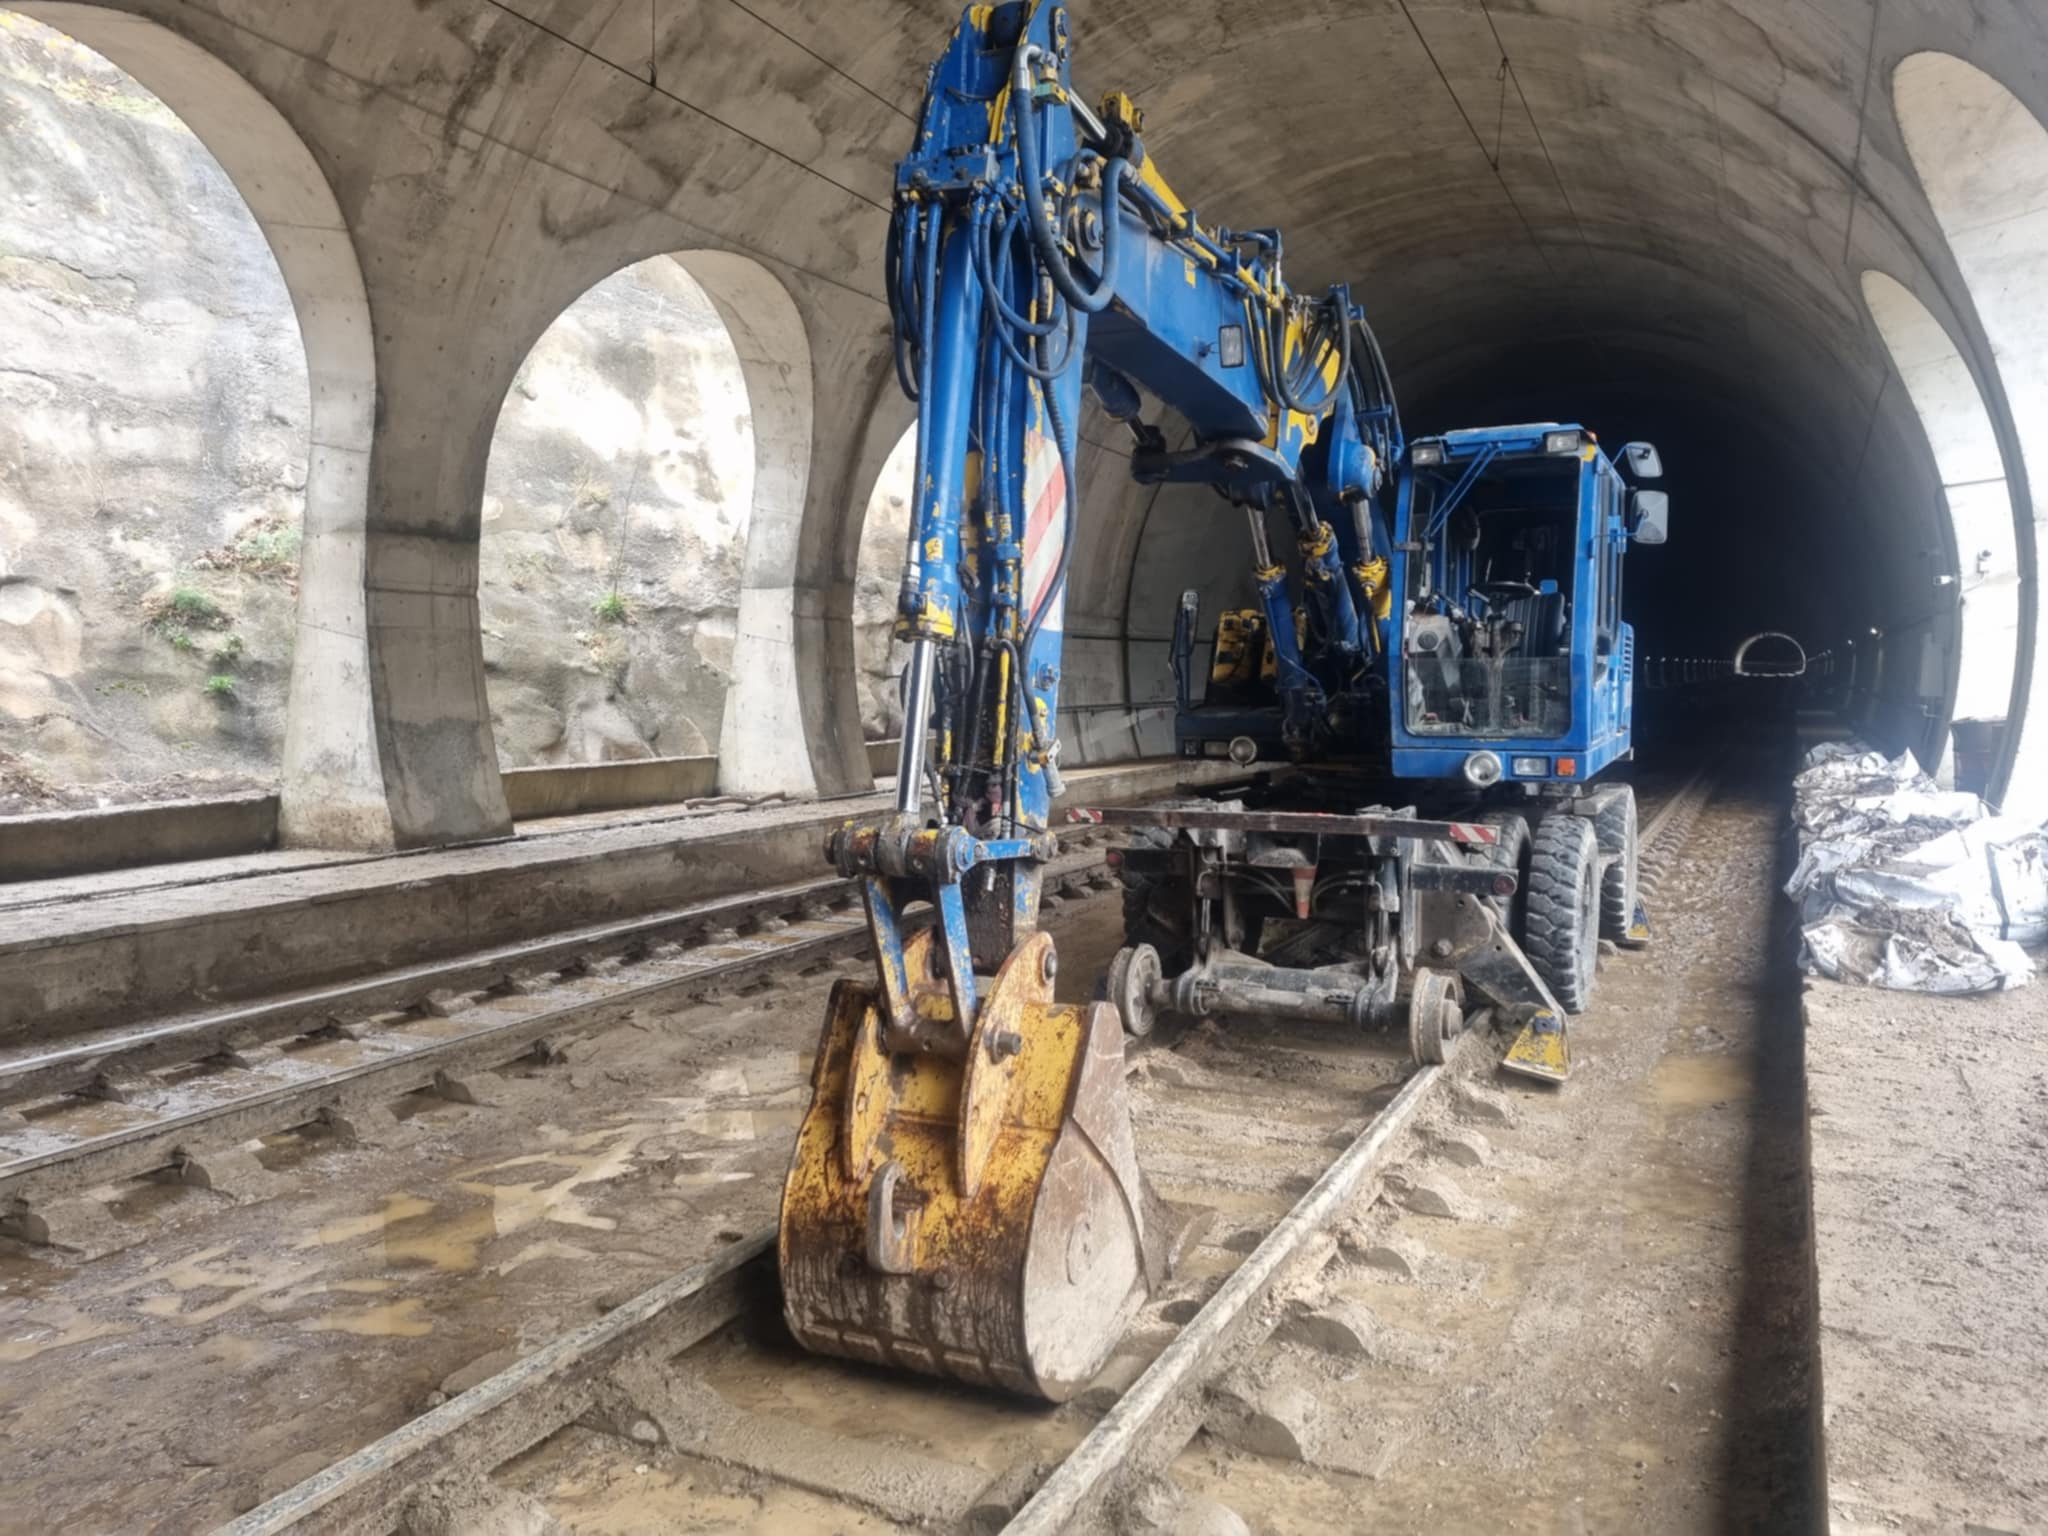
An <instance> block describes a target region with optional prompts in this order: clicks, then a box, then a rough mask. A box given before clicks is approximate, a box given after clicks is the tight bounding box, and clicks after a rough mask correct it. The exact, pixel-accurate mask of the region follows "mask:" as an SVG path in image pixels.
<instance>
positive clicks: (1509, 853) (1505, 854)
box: [1474, 811, 1530, 944]
mask: <svg viewBox="0 0 2048 1536" xmlns="http://www.w3.org/2000/svg"><path fill="white" fill-rule="evenodd" d="M1480 820H1481V821H1483V822H1484V823H1485V824H1486V825H1487V826H1490V827H1498V828H1500V841H1499V842H1497V843H1495V844H1494V845H1493V846H1492V847H1491V848H1483V849H1479V850H1477V851H1476V852H1475V854H1474V857H1475V858H1477V859H1478V861H1479V862H1480V863H1481V864H1483V865H1485V866H1486V867H1487V868H1488V869H1499V870H1505V871H1506V872H1507V873H1508V874H1511V875H1513V876H1514V877H1515V894H1514V895H1512V896H1488V897H1486V898H1484V899H1485V901H1486V904H1487V905H1488V906H1489V907H1491V908H1493V912H1494V915H1495V916H1496V917H1498V918H1499V919H1500V921H1501V926H1502V927H1504V928H1505V929H1507V931H1508V937H1509V938H1511V939H1513V940H1514V941H1515V942H1516V943H1517V944H1519V943H1521V942H1522V935H1523V934H1524V933H1526V932H1527V931H1528V917H1529V848H1530V836H1529V821H1528V818H1527V817H1525V816H1523V815H1522V814H1521V813H1520V812H1518V811H1489V812H1487V814H1486V815H1484V816H1482V817H1481V818H1480Z"/></svg>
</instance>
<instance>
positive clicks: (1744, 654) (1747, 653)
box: [1731, 629, 1806, 677]
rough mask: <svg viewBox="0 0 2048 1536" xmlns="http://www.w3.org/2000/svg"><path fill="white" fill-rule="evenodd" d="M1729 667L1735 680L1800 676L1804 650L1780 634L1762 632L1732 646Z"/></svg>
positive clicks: (1794, 641) (1775, 631)
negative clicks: (1732, 652)
mask: <svg viewBox="0 0 2048 1536" xmlns="http://www.w3.org/2000/svg"><path fill="white" fill-rule="evenodd" d="M1731 666H1732V668H1733V670H1734V673H1735V675H1736V676H1737V677H1803V676H1804V675H1805V674H1806V647H1804V646H1803V645H1801V644H1800V643H1799V642H1798V641H1797V640H1795V639H1793V638H1792V637H1791V636H1790V635H1788V634H1785V633H1783V632H1782V631H1779V630H1775V629H1767V630H1763V631H1761V632H1760V633H1758V634H1754V635H1751V636H1750V637H1749V638H1748V639H1747V640H1745V641H1743V642H1742V644H1740V645H1738V646H1737V647H1735V656H1734V659H1733V661H1732V662H1731Z"/></svg>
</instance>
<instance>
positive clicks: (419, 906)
mask: <svg viewBox="0 0 2048 1536" xmlns="http://www.w3.org/2000/svg"><path fill="white" fill-rule="evenodd" d="M1220 766H1221V767H1222V768H1226V769H1227V768H1228V766H1229V765H1227V764H1224V765H1220ZM1218 768H1219V765H1216V764H1201V763H1187V764H1184V763H1182V762H1180V761H1179V760H1177V759H1173V758H1165V759H1157V760H1153V761H1149V762H1143V763H1133V764H1128V765H1122V766H1112V767H1103V768H1085V769H1076V770H1075V771H1073V772H1072V773H1070V774H1069V775H1068V776H1067V782H1068V792H1067V797H1066V799H1065V800H1064V801H1063V802H1062V805H1063V806H1080V805H1087V804H1089V803H1091V802H1103V801H1127V800H1134V799H1147V798H1155V797H1159V796H1163V795H1166V794H1169V793H1171V791H1172V789H1173V786H1174V785H1175V784H1176V783H1178V782H1184V781H1186V780H1188V779H1190V778H1197V779H1199V778H1202V777H1218V776H1220V775H1219V774H1218ZM889 803H890V802H889V801H888V800H887V799H886V798H885V797H884V796H883V795H881V794H870V795H859V796H851V797H847V798H844V799H835V800H809V801H791V802H786V803H780V804H774V805H764V806H757V807H754V808H752V809H749V810H730V811H714V812H710V813H681V812H678V811H675V810H669V811H666V812H664V810H663V809H662V808H661V807H658V806H657V807H648V808H645V809H641V810H634V811H621V812H616V813H608V814H601V815H593V816H577V817H569V818H563V819H562V820H561V821H560V822H535V823H532V824H529V825H527V826H524V827H522V828H521V829H520V831H519V833H518V834H517V835H516V836H513V837H509V838H504V839H501V840H499V841H495V842H488V843H473V844H467V845H464V846H461V847H454V848H440V849H432V850H426V851H421V852H415V853H404V854H389V855H383V856H379V857H371V858H365V857H363V856H360V855H335V854H321V853H311V852H304V851H294V850H279V851H276V852H271V853H261V854H250V855H245V856H243V857H239V858H233V859H218V860H204V861H197V862H194V863H186V864H178V865H173V866H157V867H153V868H141V869H129V870H118V871H109V872H107V873H105V874H99V875H87V876H79V877H76V878H75V879H71V880H66V881H62V882H51V881H39V882H33V883H28V884H16V885H6V886H0V1040H6V1039H10V1038H14V1039H20V1038H26V1037H31V1036H33V1035H34V1034H35V1033H37V1032H38V1031H41V1030H46V1029H61V1028H75V1027H79V1026H80V1025H81V1024H85V1023H101V1024H104V1023H110V1022H115V1021H117V1020H126V1019H133V1018H137V1017H145V1016H149V1015H153V1014H160V1013H165V1012H170V1011H184V1010H190V1009H191V1008H193V1007H194V1006H196V1005H206V1004H211V1003H216V1002H230V1001H235V1000H238V999H243V998H249V997H255V996H260V995H262V994H264V993H265V992H267V991H271V990H275V989H277V988H278V987H280V986H284V985H290V986H293V987H303V986H311V985H318V984H321V983H323V982H326V981H328V980H332V979H337V978H340V977H344V976H350V975H358V974H361V973H363V972H365V971H369V970H380V969H387V968H392V967H397V966H404V965H409V964H415V963H419V962H423V961H427V960H432V959H438V958H441V957H443V956H446V955H449V954H454V953H460V952H462V951H465V950H469V949H476V948H482V947H485V946H489V945H495V944H507V943H515V942H518V941H520V940H522V939H526V938H532V937H537V936H540V935H544V934H551V933H558V932H561V931H563V930H566V929H570V928H577V927H587V926H590V925H593V924H600V923H606V922H612V921H616V920H619V919H622V918H627V917H633V916H637V915H640V914H643V913H646V912H650V911H655V910H659V909H661V908H664V907H669V906H676V905H682V904H686V903H689V902H695V901H706V900H710V899H712V898H715V897H719V896H727V895H732V894H735V893H737V892H740V891H746V890H758V889H761V888H763V887H766V886H773V885H782V884H789V883H794V882H797V881H806V880H815V879H820V878H822V877H824V876H825V875H827V874H829V873H830V871H829V870H828V869H827V868H826V866H825V863H824V857H823V853H822V848H823V839H824V836H825V833H826V831H827V830H828V829H830V828H832V827H836V826H838V825H839V824H840V823H841V822H842V821H844V820H845V819H846V818H847V817H849V816H858V815H872V814H874V813H876V812H878V811H880V810H882V809H884V808H885V806H886V805H887V804H889Z"/></svg>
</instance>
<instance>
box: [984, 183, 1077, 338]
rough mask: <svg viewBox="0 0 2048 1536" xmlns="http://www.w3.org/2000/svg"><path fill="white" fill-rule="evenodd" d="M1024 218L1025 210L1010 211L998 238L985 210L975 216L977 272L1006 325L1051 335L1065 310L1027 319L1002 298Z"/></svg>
mask: <svg viewBox="0 0 2048 1536" xmlns="http://www.w3.org/2000/svg"><path fill="white" fill-rule="evenodd" d="M1023 217H1024V210H1023V209H1022V208H1012V209H1010V210H1009V215H1008V217H1006V218H1005V219H1004V220H1003V228H1002V233H1001V234H1000V235H999V234H997V233H996V232H995V227H996V226H995V220H994V219H992V218H990V217H989V216H988V215H987V213H986V211H983V212H981V213H979V214H977V215H976V217H975V220H974V265H975V271H976V275H977V276H979V277H980V278H981V286H982V289H983V291H984V293H986V295H987V297H988V302H989V307H990V308H991V309H993V310H994V311H995V313H996V315H997V316H998V317H999V318H1000V319H1001V320H1002V321H1003V322H1004V323H1005V324H1007V325H1009V326H1010V327H1011V328H1012V329H1013V330H1017V331H1021V332H1023V333H1024V334H1025V335H1026V336H1050V335H1051V334H1052V333H1053V332H1054V331H1056V330H1058V329H1059V328H1060V326H1061V324H1062V323H1063V320H1064V316H1065V314H1066V311H1065V310H1063V309H1057V308H1056V309H1055V310H1054V311H1053V312H1051V313H1050V314H1048V316H1047V317H1046V318H1045V319H1043V320H1028V319H1026V318H1025V317H1024V316H1022V315H1020V314H1018V313H1017V312H1016V311H1015V310H1014V309H1012V308H1010V305H1009V301H1008V300H1007V299H1005V298H1004V297H1003V291H1002V285H1003V284H1004V283H1007V282H1008V281H1009V277H1010V247H1011V246H1012V244H1013V243H1014V242H1015V240H1016V238H1017V221H1018V220H1019V219H1021V218H1023ZM995 251H1001V252H1002V259H1001V260H1000V261H998V260H997V259H996V257H995V255H994V254H993V252H995Z"/></svg>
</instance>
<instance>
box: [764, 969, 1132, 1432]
mask: <svg viewBox="0 0 2048 1536" xmlns="http://www.w3.org/2000/svg"><path fill="white" fill-rule="evenodd" d="M931 943H932V940H931V936H930V935H929V934H925V935H921V936H920V937H919V938H918V939H915V940H913V941H912V942H911V943H910V944H909V945H907V946H906V948H905V956H904V958H905V961H906V969H907V971H908V973H909V975H911V976H913V977H917V976H923V975H926V974H928V968H929V965H930V950H931ZM1051 947H1052V939H1051V937H1050V935H1047V934H1043V933H1040V934H1035V935H1033V936H1032V938H1031V939H1030V940H1028V941H1027V942H1026V943H1024V944H1022V945H1020V946H1019V947H1018V949H1017V950H1016V952H1015V953H1013V954H1012V955H1011V956H1010V958H1009V960H1008V962H1006V963H1005V965H1004V967H1003V969H1002V971H1001V972H1000V973H999V974H998V975H997V976H996V978H995V980H994V981H993V982H992V983H990V985H989V988H988V991H987V992H986V993H985V994H984V996H983V999H982V1002H981V1005H980V1008H979V1011H978V1012H979V1016H978V1018H977V1020H976V1027H975V1030H974V1033H973V1038H972V1039H971V1041H970V1042H969V1043H968V1046H967V1049H966V1052H965V1055H964V1058H960V1059H948V1058H947V1057H946V1056H944V1055H942V1054H939V1053H936V1052H934V1053H923V1052H918V1053H910V1052H905V1053H901V1054H891V1053H889V1052H888V1051H886V1050H885V1049H884V1048H883V1041H884V1005H883V1003H882V999H881V995H880V991H879V988H878V987H876V986H874V985H872V984H866V983H861V982H854V981H841V982H839V983H838V984H837V985H836V986H835V987H834V988H833V991H832V1000H831V1004H830V1008H829V1010H828V1015H827V1018H826V1022H825V1032H824V1036H823V1038H822V1039H821V1040H820V1042H819V1048H818V1056H817V1061H816V1064H815V1066H814V1068H813V1070H812V1078H811V1088H812V1096H811V1106H810V1109H809V1111H808V1112H807V1113H806V1115H805V1117H804V1122H803V1126H802V1128H801V1129H800V1130H799V1131H798V1133H797V1144H796V1151H795V1154H794V1156H793V1158H792V1160H791V1163H790V1169H789V1178H788V1180H787V1182H786V1183H785V1185H784V1187H783V1195H782V1224H781V1234H780V1261H781V1271H782V1289H783V1310H784V1315H785V1316H786V1317H787V1319H788V1322H789V1327H790V1331H791V1332H792V1333H793V1334H794V1335H795V1336H796V1339H797V1342H798V1343H800V1344H801V1345H803V1346H804V1347H805V1348H806V1349H810V1350H814V1351H817V1352H820V1353H824V1354H832V1355H841V1356H845V1357H848V1358H850V1359H855V1360H863V1361H868V1362H870V1363H873V1364H877V1365H886V1366H892V1367H897V1368H901V1369H908V1370H915V1371H921V1372H924V1373H926V1374H928V1375H934V1376H950V1377H954V1378H957V1379H959V1380H962V1381H970V1382H975V1383H979V1384H982V1385H986V1386H995V1387H1001V1388H1004V1389H1006V1390H1009V1391H1013V1392H1021V1393H1028V1394H1030V1395H1032V1396H1036V1397H1043V1398H1049V1399H1051V1400H1053V1401H1055V1402H1058V1401H1063V1400H1065V1399H1066V1398H1067V1397H1069V1396H1071V1395H1072V1394H1073V1393H1074V1392H1076V1391H1078V1390H1080V1389H1081V1388H1082V1387H1083V1386H1085V1385H1087V1383H1088V1382H1089V1381H1091V1380H1093V1379H1094V1377H1095V1375H1096V1374H1097V1373H1098V1372H1099V1371H1100V1370H1101V1368H1102V1366H1103V1364H1104V1363H1105V1362H1106V1361H1107V1360H1108V1358H1109V1355H1110V1353H1111V1351H1113V1350H1114V1348H1115V1347H1116V1344H1117V1341H1118V1340H1119V1339H1120V1338H1121V1337H1122V1335H1123V1332H1124V1330H1125V1328H1126V1326H1127V1325H1128V1323H1129V1320H1130V1318H1131V1315H1132V1314H1133V1312H1135V1310H1136V1309H1137V1307H1138V1306H1139V1305H1140V1304H1141V1303H1142V1302H1143V1301H1144V1299H1145V1297H1146V1295H1147V1294H1148V1293H1149V1291H1150V1288H1151V1286H1152V1285H1153V1284H1155V1283H1156V1282H1157V1280H1158V1279H1159V1278H1160V1270H1161V1268H1162V1266H1161V1265H1160V1264H1159V1263H1158V1262H1156V1261H1148V1251H1151V1250H1148V1246H1147V1239H1148V1237H1150V1238H1151V1239H1152V1240H1153V1250H1156V1249H1157V1247H1158V1246H1159V1239H1160V1237H1161V1235H1162V1234H1160V1233H1159V1232H1158V1230H1157V1229H1158V1225H1159V1224H1158V1223H1157V1222H1154V1223H1153V1224H1152V1230H1151V1231H1150V1232H1148V1230H1147V1217H1146V1205H1147V1201H1146V1198H1145V1194H1144V1186H1143V1181H1142V1178H1141V1176H1140V1174H1139V1171H1138V1162H1137V1152H1136V1148H1135V1146H1134V1144H1133V1140H1132V1135H1131V1124H1130V1111H1129V1104H1128V1101H1127V1099H1126V1097H1125V1091H1124V1060H1123V1027H1122V1024H1121V1023H1120V1021H1119V1020H1118V1017H1117V1014H1116V1011H1115V1009H1114V1008H1112V1007H1110V1006H1109V1005H1107V1004H1104V1003H1094V1004H1082V1005H1062V1004H1056V1003H1054V1002H1053V1001H1052V985H1051V982H1050V980H1049V979H1047V973H1048V971H1049V969H1050V967H1048V966H1047V965H1046V957H1047V955H1048V953H1049V952H1050V950H1051ZM916 1009H917V1013H918V1015H919V1016H920V1017H921V1018H924V1019H927V1020H931V1021H934V1022H950V1020H951V1017H952V1005H951V1002H950V1000H949V999H948V998H947V997H946V995H945V994H944V992H943V991H942V990H937V989H921V990H920V991H919V992H918V995H917V997H916Z"/></svg>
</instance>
